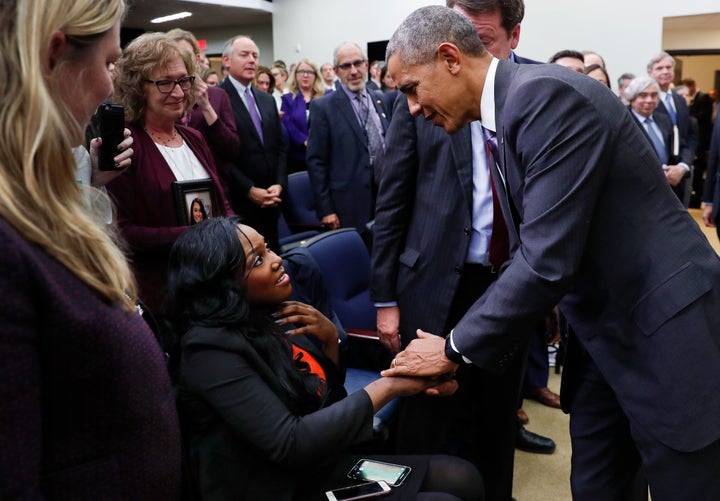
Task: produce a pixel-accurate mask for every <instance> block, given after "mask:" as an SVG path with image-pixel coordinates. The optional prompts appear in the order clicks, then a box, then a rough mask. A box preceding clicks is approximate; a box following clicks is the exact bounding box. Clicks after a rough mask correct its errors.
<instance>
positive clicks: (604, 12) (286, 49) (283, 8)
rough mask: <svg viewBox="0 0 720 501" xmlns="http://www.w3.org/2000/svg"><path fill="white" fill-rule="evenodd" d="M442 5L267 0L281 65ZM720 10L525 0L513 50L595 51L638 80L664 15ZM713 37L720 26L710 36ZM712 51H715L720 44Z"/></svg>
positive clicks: (319, 57)
mask: <svg viewBox="0 0 720 501" xmlns="http://www.w3.org/2000/svg"><path fill="white" fill-rule="evenodd" d="M444 3H445V2H444V0H441V1H428V0H364V1H363V2H357V1H354V0H335V1H327V0H274V1H273V4H274V6H275V13H274V14H273V40H274V52H275V57H276V58H281V59H285V60H286V61H287V62H290V61H295V60H297V59H299V58H301V57H309V58H310V59H312V60H314V61H316V62H318V63H322V62H324V61H326V60H330V58H331V57H332V51H333V49H334V48H335V46H336V45H337V44H338V43H339V42H342V41H344V40H350V41H354V42H358V43H359V44H360V46H362V47H364V46H365V44H366V43H367V42H373V41H378V40H387V39H389V38H390V36H391V35H392V33H393V31H394V30H395V28H396V27H397V25H398V24H399V23H400V22H401V21H402V20H403V19H404V18H405V16H407V15H408V14H409V13H410V12H412V11H413V10H415V9H417V8H419V7H422V6H425V5H432V4H434V5H438V4H439V5H443V4H444ZM719 10H720V8H719V5H718V2H717V0H685V1H683V2H678V1H677V0H606V1H604V2H598V1H597V0H542V1H539V0H537V1H533V0H526V2H525V20H524V21H523V23H522V31H521V37H520V45H519V46H518V49H517V52H518V54H521V55H523V56H525V57H529V58H533V59H537V60H540V61H546V60H547V59H548V57H550V56H551V55H552V54H553V53H554V52H556V51H558V50H560V49H570V48H571V49H576V50H594V51H596V52H598V53H600V54H601V55H602V56H603V57H604V58H605V62H606V65H607V68H608V72H609V73H610V78H611V79H612V80H617V77H618V76H620V74H622V73H624V72H627V71H629V72H632V73H635V74H638V75H641V74H645V65H646V63H647V61H648V59H650V57H651V56H652V55H653V54H655V53H656V52H658V51H659V50H661V49H663V48H665V47H663V40H662V36H663V17H666V16H684V15H692V14H706V13H712V12H718V11H719ZM712 31H715V30H712ZM718 32H720V26H719V27H718V30H717V31H715V35H716V36H717V34H718ZM297 46H299V48H300V51H299V52H298V51H297ZM714 47H715V48H718V49H720V42H717V43H716V44H715V45H714ZM683 48H688V47H683ZM703 48H708V47H703Z"/></svg>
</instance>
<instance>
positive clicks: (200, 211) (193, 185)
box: [172, 178, 218, 226]
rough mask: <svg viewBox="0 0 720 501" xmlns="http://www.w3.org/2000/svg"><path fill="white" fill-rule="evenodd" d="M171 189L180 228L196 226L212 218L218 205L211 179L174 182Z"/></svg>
mask: <svg viewBox="0 0 720 501" xmlns="http://www.w3.org/2000/svg"><path fill="white" fill-rule="evenodd" d="M172 189H173V197H174V198H175V212H176V214H177V218H178V224H179V225H180V226H189V225H193V224H197V223H199V222H202V221H204V220H205V219H210V218H211V217H213V215H214V213H213V211H214V210H216V207H218V205H217V199H216V196H215V185H214V184H213V181H212V179H210V178H207V179H193V180H192V181H174V182H173V184H172Z"/></svg>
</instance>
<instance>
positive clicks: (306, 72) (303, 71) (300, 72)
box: [295, 70, 315, 77]
mask: <svg viewBox="0 0 720 501" xmlns="http://www.w3.org/2000/svg"><path fill="white" fill-rule="evenodd" d="M295 73H296V74H298V75H303V76H306V77H309V76H310V75H314V74H315V72H314V71H313V70H297V71H296V72H295Z"/></svg>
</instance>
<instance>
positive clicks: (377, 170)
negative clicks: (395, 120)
mask: <svg viewBox="0 0 720 501" xmlns="http://www.w3.org/2000/svg"><path fill="white" fill-rule="evenodd" d="M355 99H357V101H358V104H359V106H360V119H361V120H364V124H363V125H364V127H365V133H366V134H367V139H368V152H369V153H370V165H372V167H373V177H374V178H375V182H376V183H378V184H380V176H381V175H382V165H383V159H384V157H385V144H384V141H383V138H382V135H381V133H380V131H379V130H378V128H377V126H376V125H375V120H373V117H371V116H370V108H369V107H368V105H367V98H366V97H365V95H364V94H363V93H362V92H361V93H359V94H358V95H357V96H356V97H355Z"/></svg>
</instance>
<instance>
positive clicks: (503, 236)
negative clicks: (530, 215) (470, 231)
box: [483, 127, 510, 269]
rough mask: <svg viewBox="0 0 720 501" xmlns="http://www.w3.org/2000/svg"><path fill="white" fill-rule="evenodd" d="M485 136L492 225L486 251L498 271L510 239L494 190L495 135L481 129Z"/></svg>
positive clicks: (496, 148) (506, 253)
mask: <svg viewBox="0 0 720 501" xmlns="http://www.w3.org/2000/svg"><path fill="white" fill-rule="evenodd" d="M483 133H484V135H485V150H486V152H487V160H488V170H489V171H490V172H488V174H489V175H490V188H491V189H492V199H493V224H492V234H491V235H490V247H489V249H488V259H489V260H490V264H491V265H492V267H493V268H495V269H499V268H500V266H501V265H502V264H503V263H504V262H505V261H507V260H508V258H509V257H510V239H509V238H508V230H507V226H506V225H505V218H503V214H502V207H501V206H500V200H499V199H498V196H497V191H496V190H495V181H494V179H493V174H492V164H493V163H497V159H498V158H499V156H500V155H498V147H497V137H496V136H495V133H494V132H493V131H491V130H489V129H486V128H485V127H483Z"/></svg>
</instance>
